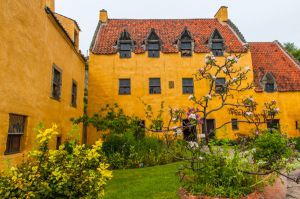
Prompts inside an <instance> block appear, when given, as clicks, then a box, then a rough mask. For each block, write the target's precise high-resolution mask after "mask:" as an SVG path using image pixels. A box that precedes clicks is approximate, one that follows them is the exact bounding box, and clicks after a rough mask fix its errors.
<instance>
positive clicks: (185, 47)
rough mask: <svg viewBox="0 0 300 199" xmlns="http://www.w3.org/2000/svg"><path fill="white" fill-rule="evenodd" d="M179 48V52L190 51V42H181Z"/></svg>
mask: <svg viewBox="0 0 300 199" xmlns="http://www.w3.org/2000/svg"><path fill="white" fill-rule="evenodd" d="M180 48H181V50H191V49H192V42H181V45H180Z"/></svg>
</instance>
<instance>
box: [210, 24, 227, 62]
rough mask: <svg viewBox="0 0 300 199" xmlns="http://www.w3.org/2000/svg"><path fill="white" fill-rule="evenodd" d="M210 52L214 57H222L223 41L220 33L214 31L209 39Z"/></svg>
mask: <svg viewBox="0 0 300 199" xmlns="http://www.w3.org/2000/svg"><path fill="white" fill-rule="evenodd" d="M210 45H211V51H212V53H213V55H214V56H223V55H224V40H223V37H222V36H221V34H220V32H219V31H218V30H217V29H215V31H214V32H213V34H212V36H211V38H210Z"/></svg>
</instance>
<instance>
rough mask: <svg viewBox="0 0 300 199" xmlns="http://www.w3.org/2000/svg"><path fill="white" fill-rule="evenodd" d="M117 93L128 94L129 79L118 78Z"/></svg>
mask: <svg viewBox="0 0 300 199" xmlns="http://www.w3.org/2000/svg"><path fill="white" fill-rule="evenodd" d="M119 94H120V95H129V94H130V79H119Z"/></svg>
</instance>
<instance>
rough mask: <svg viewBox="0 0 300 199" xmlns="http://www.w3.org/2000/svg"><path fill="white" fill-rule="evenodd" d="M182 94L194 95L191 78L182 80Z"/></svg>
mask: <svg viewBox="0 0 300 199" xmlns="http://www.w3.org/2000/svg"><path fill="white" fill-rule="evenodd" d="M182 93H183V94H193V93H194V81H193V78H183V79H182Z"/></svg>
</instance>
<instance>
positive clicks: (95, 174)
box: [0, 125, 112, 198]
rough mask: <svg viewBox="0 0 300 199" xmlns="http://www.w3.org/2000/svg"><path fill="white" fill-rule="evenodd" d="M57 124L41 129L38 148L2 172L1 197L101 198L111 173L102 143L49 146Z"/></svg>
mask: <svg viewBox="0 0 300 199" xmlns="http://www.w3.org/2000/svg"><path fill="white" fill-rule="evenodd" d="M57 134H58V133H57V132H56V126H55V125H54V126H53V127H52V128H49V129H46V130H39V133H38V135H37V140H38V143H39V148H38V149H37V150H34V151H31V152H30V153H29V155H28V159H27V160H26V161H24V162H23V163H22V164H20V165H18V166H17V167H13V168H12V169H10V170H9V171H7V172H2V173H1V175H0V197H1V198H99V197H102V196H103V195H104V186H105V184H106V182H107V181H108V180H109V179H110V178H111V177H112V175H111V171H109V170H107V168H108V164H106V163H105V158H104V156H103V154H102V151H101V143H100V142H97V143H96V144H95V145H93V146H91V147H90V148H87V147H85V146H84V145H77V144H76V142H75V141H73V142H69V144H68V145H67V146H68V150H66V148H65V146H64V145H62V146H60V147H59V150H49V147H48V143H49V141H50V139H51V137H53V136H55V135H57Z"/></svg>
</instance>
